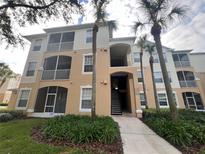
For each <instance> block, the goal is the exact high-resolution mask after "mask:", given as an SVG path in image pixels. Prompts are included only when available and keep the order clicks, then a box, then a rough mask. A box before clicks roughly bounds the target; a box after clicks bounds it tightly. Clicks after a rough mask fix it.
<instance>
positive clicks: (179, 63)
mask: <svg viewBox="0 0 205 154" xmlns="http://www.w3.org/2000/svg"><path fill="white" fill-rule="evenodd" d="M173 59H174V64H175V67H190V66H191V65H190V61H189V57H188V55H187V54H186V53H178V54H173Z"/></svg>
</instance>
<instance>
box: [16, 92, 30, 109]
mask: <svg viewBox="0 0 205 154" xmlns="http://www.w3.org/2000/svg"><path fill="white" fill-rule="evenodd" d="M23 90H29V94H28V100H27V103H26V106H25V107H18V105H19V101H20V98H21V94H22V91H23ZM31 91H32V89H31V88H20V89H19V93H18V99H17V103H16V109H17V110H26V109H27V106H28V102H29V99H30V94H31Z"/></svg>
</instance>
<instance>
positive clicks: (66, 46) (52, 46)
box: [47, 42, 74, 52]
mask: <svg viewBox="0 0 205 154" xmlns="http://www.w3.org/2000/svg"><path fill="white" fill-rule="evenodd" d="M73 44H74V42H62V43H49V44H48V47H47V51H49V52H55V51H64V50H72V49H73Z"/></svg>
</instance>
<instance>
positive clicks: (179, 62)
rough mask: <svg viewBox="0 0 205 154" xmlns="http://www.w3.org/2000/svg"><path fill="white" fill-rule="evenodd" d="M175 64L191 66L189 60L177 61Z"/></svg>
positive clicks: (176, 65)
mask: <svg viewBox="0 0 205 154" xmlns="http://www.w3.org/2000/svg"><path fill="white" fill-rule="evenodd" d="M174 64H175V67H177V68H179V67H190V66H191V65H190V62H189V61H175V62H174Z"/></svg>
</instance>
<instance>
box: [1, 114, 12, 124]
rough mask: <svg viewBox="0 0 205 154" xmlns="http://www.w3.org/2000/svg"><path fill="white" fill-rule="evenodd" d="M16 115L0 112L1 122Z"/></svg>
mask: <svg viewBox="0 0 205 154" xmlns="http://www.w3.org/2000/svg"><path fill="white" fill-rule="evenodd" d="M13 118H14V117H13V116H12V115H11V114H10V113H0V122H7V121H9V120H12V119H13Z"/></svg>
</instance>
